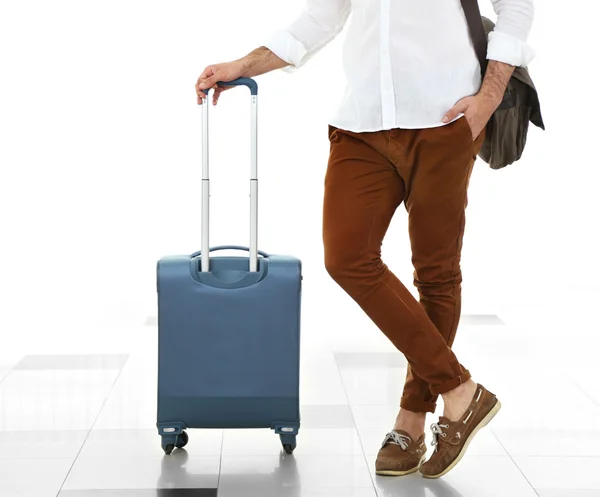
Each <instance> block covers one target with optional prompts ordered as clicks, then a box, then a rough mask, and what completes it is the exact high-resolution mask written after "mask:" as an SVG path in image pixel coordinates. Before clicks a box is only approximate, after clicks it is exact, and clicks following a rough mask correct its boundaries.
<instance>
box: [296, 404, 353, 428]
mask: <svg viewBox="0 0 600 497" xmlns="http://www.w3.org/2000/svg"><path fill="white" fill-rule="evenodd" d="M300 423H301V427H304V428H340V429H343V428H354V419H353V417H352V410H351V409H350V406H349V405H338V406H310V405H302V406H300ZM300 429H302V428H300Z"/></svg>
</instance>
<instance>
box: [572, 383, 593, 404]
mask: <svg viewBox="0 0 600 497" xmlns="http://www.w3.org/2000/svg"><path fill="white" fill-rule="evenodd" d="M569 383H572V384H573V385H575V388H577V390H579V391H580V392H581V393H582V394H583V395H585V396H586V397H587V398H588V399H590V400H591V401H592V402H593V403H594V405H596V406H600V402H596V399H595V398H594V397H592V396H591V395H590V394H589V393H587V392H586V391H585V390H584V389H583V388H582V387H581V386H580V385H579V383H577V382H576V381H575V380H574V379H572V378H569Z"/></svg>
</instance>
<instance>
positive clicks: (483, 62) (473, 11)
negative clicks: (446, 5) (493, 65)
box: [460, 0, 488, 80]
mask: <svg viewBox="0 0 600 497" xmlns="http://www.w3.org/2000/svg"><path fill="white" fill-rule="evenodd" d="M460 1H461V3H462V7H463V10H464V11H465V17H466V18H467V24H468V25H469V33H470V34H471V40H472V42H473V46H474V47H475V53H476V54H477V58H478V59H479V65H480V66H481V79H482V80H483V78H484V77H485V71H486V69H487V45H488V42H487V35H486V33H485V29H484V27H483V21H482V20H481V12H480V11H479V3H478V0H460Z"/></svg>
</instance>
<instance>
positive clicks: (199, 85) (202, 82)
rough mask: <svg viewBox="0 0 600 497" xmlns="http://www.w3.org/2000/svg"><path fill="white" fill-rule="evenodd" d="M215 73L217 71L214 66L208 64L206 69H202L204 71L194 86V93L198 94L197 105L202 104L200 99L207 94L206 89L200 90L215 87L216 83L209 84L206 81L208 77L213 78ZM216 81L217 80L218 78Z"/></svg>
mask: <svg viewBox="0 0 600 497" xmlns="http://www.w3.org/2000/svg"><path fill="white" fill-rule="evenodd" d="M216 73H217V71H216V68H215V67H213V66H208V67H207V68H206V69H204V71H203V72H202V74H201V75H200V77H199V78H198V81H196V85H195V88H196V95H197V96H198V104H199V105H202V101H203V100H204V99H205V98H206V97H207V94H208V92H207V91H202V90H207V89H210V88H216V85H215V84H214V83H213V84H211V83H210V81H208V80H209V79H210V78H214V77H215V75H216ZM216 81H218V79H217V80H216ZM216 81H215V83H216Z"/></svg>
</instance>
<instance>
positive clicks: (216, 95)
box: [213, 86, 233, 105]
mask: <svg viewBox="0 0 600 497" xmlns="http://www.w3.org/2000/svg"><path fill="white" fill-rule="evenodd" d="M231 88H233V86H219V87H217V89H216V90H215V93H214V95H213V105H217V102H218V101H219V97H220V96H221V93H223V92H224V91H227V90H230V89H231Z"/></svg>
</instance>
